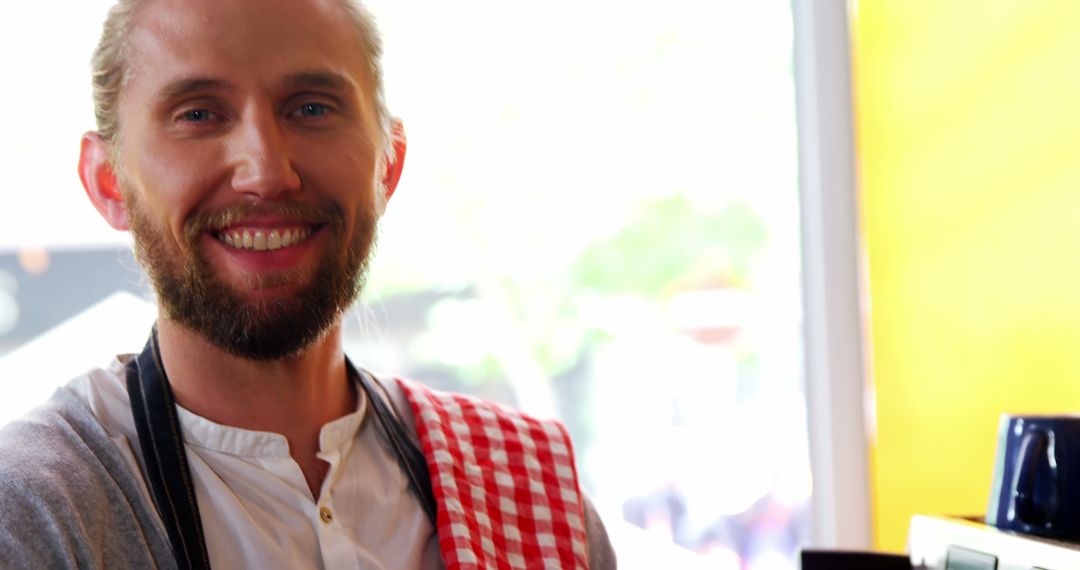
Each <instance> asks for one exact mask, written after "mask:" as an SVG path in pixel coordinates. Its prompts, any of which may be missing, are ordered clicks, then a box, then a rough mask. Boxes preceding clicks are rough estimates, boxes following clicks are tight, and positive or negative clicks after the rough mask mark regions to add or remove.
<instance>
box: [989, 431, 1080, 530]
mask: <svg viewBox="0 0 1080 570" xmlns="http://www.w3.org/2000/svg"><path fill="white" fill-rule="evenodd" d="M986 522H987V524H990V525H993V526H995V527H997V528H999V529H1002V530H1009V531H1016V532H1022V533H1026V534H1034V535H1038V536H1045V537H1049V538H1056V539H1059V540H1069V541H1074V542H1080V416H1009V415H1003V416H1002V417H1001V421H1000V423H999V424H998V447H997V459H996V462H995V464H994V480H993V485H992V486H991V491H990V507H989V508H988V509H987V512H986Z"/></svg>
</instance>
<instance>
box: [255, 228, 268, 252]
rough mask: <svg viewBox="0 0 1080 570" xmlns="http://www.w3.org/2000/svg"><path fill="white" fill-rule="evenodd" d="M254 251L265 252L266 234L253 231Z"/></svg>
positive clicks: (260, 231)
mask: <svg viewBox="0 0 1080 570" xmlns="http://www.w3.org/2000/svg"><path fill="white" fill-rule="evenodd" d="M254 242H255V251H266V232H264V231H262V230H255V236H254Z"/></svg>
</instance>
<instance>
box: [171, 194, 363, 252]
mask: <svg viewBox="0 0 1080 570" xmlns="http://www.w3.org/2000/svg"><path fill="white" fill-rule="evenodd" d="M261 216H267V217H275V218H283V219H285V220H289V221H292V222H296V223H299V224H307V225H323V226H330V227H331V228H344V227H345V214H344V213H343V212H342V211H341V209H340V208H339V207H337V206H336V205H327V206H313V205H311V204H304V203H301V202H273V203H261V204H247V203H238V204H232V205H229V206H226V207H224V208H222V209H220V210H214V211H210V212H198V213H196V214H193V215H192V216H191V217H189V218H188V219H187V221H186V222H184V238H185V239H186V241H187V243H189V244H192V243H196V242H197V241H198V239H199V236H201V235H202V234H204V233H206V232H213V231H217V230H220V229H223V228H227V227H229V226H231V225H233V224H235V223H237V222H239V221H241V220H244V219H246V218H253V217H261Z"/></svg>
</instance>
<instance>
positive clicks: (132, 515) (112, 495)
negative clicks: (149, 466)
mask: <svg viewBox="0 0 1080 570" xmlns="http://www.w3.org/2000/svg"><path fill="white" fill-rule="evenodd" d="M136 485H137V483H136V480H135V478H134V474H133V473H131V471H130V468H128V467H127V465H126V464H125V463H124V460H123V458H122V456H121V455H120V453H119V451H118V450H117V449H116V448H115V446H114V445H113V443H112V441H111V440H110V439H109V437H108V435H107V434H106V433H105V431H104V429H103V428H102V427H101V425H100V424H99V423H98V422H97V421H96V420H95V418H94V416H93V414H92V413H91V412H90V410H89V409H88V408H87V407H86V405H85V403H84V402H82V401H81V400H80V399H79V398H78V397H77V396H76V395H75V394H74V393H73V392H71V391H70V390H69V389H67V388H61V389H60V390H58V391H57V393H56V394H55V395H54V396H53V397H52V398H51V399H50V400H49V401H48V402H47V403H46V404H44V405H43V406H41V407H39V408H37V409H35V410H33V411H31V412H30V413H29V414H27V415H26V416H24V417H23V418H21V419H19V420H16V421H13V422H11V423H9V424H7V425H6V426H4V427H3V428H0V553H2V554H0V560H3V562H4V564H13V565H16V567H34V566H41V567H76V566H79V567H82V566H86V565H91V566H92V565H93V564H92V563H91V562H90V561H94V560H97V561H100V560H102V558H101V557H100V556H99V555H100V554H102V552H101V551H100V549H101V548H103V547H106V546H109V545H112V546H117V545H120V544H122V543H124V542H130V541H133V540H134V543H135V545H136V546H140V545H145V546H146V548H148V549H149V548H151V547H155V546H156V547H157V548H158V549H159V550H160V548H161V547H165V548H167V543H164V542H162V541H161V540H158V538H159V537H158V536H153V535H154V534H155V530H154V527H155V522H154V519H153V515H152V513H151V512H150V511H149V510H148V508H147V506H146V505H144V504H141V503H142V502H143V501H142V500H141V497H140V496H139V495H138V491H137V486H136ZM158 524H159V523H158ZM143 528H149V529H150V530H148V531H145V533H144V532H140V529H143ZM108 531H115V532H112V533H110V532H108ZM136 539H137V540H136ZM128 546H129V548H130V547H131V546H130V545H128ZM9 555H10V556H16V555H17V556H18V558H17V559H14V560H6V559H4V558H5V557H7V556H9ZM113 560H115V561H116V562H138V561H145V560H146V559H145V558H139V557H136V558H128V557H125V556H121V557H120V558H114V559H113ZM24 565H25V566H24ZM5 567H7V566H5Z"/></svg>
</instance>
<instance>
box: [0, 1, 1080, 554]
mask: <svg viewBox="0 0 1080 570" xmlns="http://www.w3.org/2000/svg"><path fill="white" fill-rule="evenodd" d="M109 4H111V2H110V1H109V0H80V1H78V2H76V1H74V0H70V1H69V2H66V3H65V6H64V16H63V17H58V15H57V14H56V13H55V9H52V8H51V7H50V6H46V5H42V4H41V3H18V4H14V5H12V6H8V7H6V11H7V14H8V17H6V18H4V19H3V20H0V65H2V66H3V68H4V70H5V77H6V79H5V83H4V89H0V104H2V107H3V108H4V109H6V110H7V111H8V112H7V113H6V116H5V119H6V121H5V126H6V129H5V131H6V132H7V133H8V134H7V136H5V137H2V138H0V172H3V173H4V180H5V183H6V188H5V189H4V193H5V196H6V197H7V198H8V199H7V200H6V201H5V203H6V206H4V207H2V208H0V422H2V421H7V420H9V419H11V418H12V417H16V416H17V415H18V414H20V413H22V411H25V409H27V408H28V407H29V406H31V405H33V404H34V403H37V402H38V401H40V400H42V399H43V398H45V397H47V395H48V394H49V393H50V392H51V391H52V390H53V389H55V387H56V386H58V385H61V384H62V383H64V382H65V381H66V380H67V379H69V378H70V377H71V376H72V375H75V374H78V373H79V372H81V371H83V370H85V369H87V368H89V367H91V366H95V365H101V364H104V363H106V362H107V361H108V359H109V357H110V356H111V354H114V353H116V352H125V351H137V350H138V349H139V348H140V347H141V344H142V342H143V340H144V339H145V335H146V333H147V332H148V327H149V323H150V322H151V321H152V319H153V309H152V308H151V306H150V305H148V304H147V301H149V300H150V299H151V297H150V294H149V287H148V286H147V284H146V282H145V279H144V277H143V276H142V274H141V272H140V270H139V269H138V266H137V264H136V263H135V262H134V261H133V259H132V256H131V254H130V244H129V240H128V237H127V236H126V235H125V234H120V233H116V232H113V231H111V230H109V229H108V227H107V226H106V225H105V223H104V222H103V221H101V220H100V218H99V217H98V216H97V214H96V212H94V210H93V209H92V207H91V206H90V205H89V202H88V200H86V199H85V197H84V196H83V192H82V189H81V186H80V184H79V182H78V178H77V176H76V172H75V163H76V159H77V154H78V140H79V136H80V135H81V133H82V132H84V131H86V130H89V129H92V128H93V115H92V111H91V106H90V96H89V78H88V77H89V72H88V60H89V55H90V53H91V51H92V49H93V46H94V44H95V42H96V40H97V35H98V33H99V30H100V26H99V23H100V22H101V21H102V19H103V17H104V13H105V10H106V9H107V7H108V5H109ZM368 4H369V6H370V7H371V9H372V11H373V12H374V13H375V14H376V16H377V18H378V20H379V23H380V26H381V28H382V31H383V34H384V36H385V44H386V56H385V59H384V68H385V74H386V87H387V96H388V101H389V103H390V106H391V109H392V111H393V112H394V113H395V114H397V115H399V116H400V117H402V118H403V120H404V122H405V126H406V130H407V132H408V135H409V156H408V160H407V163H406V169H405V174H404V177H403V179H402V182H401V186H400V188H399V190H398V192H397V193H396V194H395V197H394V200H393V201H392V202H391V204H390V207H389V210H388V213H387V215H386V217H385V218H384V219H383V221H382V228H381V237H380V243H379V249H378V252H377V257H376V259H375V262H374V265H373V268H372V272H371V275H370V278H369V280H368V287H367V290H366V293H365V295H364V298H363V301H362V303H361V304H360V305H359V306H358V307H357V308H356V309H355V310H354V311H353V312H352V313H350V315H349V317H348V319H347V343H348V346H347V350H348V352H349V353H350V354H351V355H352V357H353V358H354V359H355V360H356V361H358V362H360V363H361V364H362V365H364V366H367V367H369V368H373V369H375V370H379V371H381V372H383V373H387V374H392V375H400V376H405V377H410V378H414V379H417V380H421V381H423V382H426V383H427V384H429V385H431V386H433V387H436V388H441V389H448V390H458V391H464V392H469V393H473V394H477V395H479V396H483V397H486V398H491V399H495V400H498V401H502V402H505V403H507V404H510V405H514V406H518V407H521V408H523V409H525V410H527V411H530V412H532V413H535V414H540V415H545V416H556V417H559V418H561V419H562V420H563V421H564V422H565V423H566V424H567V425H568V427H569V428H570V430H571V432H572V435H573V437H574V441H575V444H576V450H575V451H576V454H577V457H578V461H579V465H580V469H581V475H582V478H583V483H584V486H585V488H586V490H587V491H588V492H589V494H590V495H591V496H592V497H593V498H594V499H595V501H596V502H597V504H598V506H599V508H600V509H601V511H602V513H603V515H604V518H605V520H606V521H607V523H608V526H609V528H610V530H611V532H612V535H613V538H614V539H615V542H616V547H617V549H618V550H619V553H620V562H621V566H622V567H625V568H655V567H658V565H659V564H661V563H670V562H678V563H679V564H678V565H677V567H679V568H695V567H700V568H719V569H754V570H772V569H787V568H795V567H796V562H795V560H796V552H797V550H798V548H800V547H801V546H803V545H818V546H824V547H834V546H848V547H856V548H862V547H871V546H872V547H876V548H881V549H886V550H893V551H902V550H903V548H904V540H905V536H906V532H907V524H908V521H909V519H910V516H911V514H913V513H917V512H922V513H945V514H981V513H982V512H983V511H984V510H985V505H986V501H987V498H988V493H989V485H990V473H991V467H992V458H993V449H994V444H995V426H996V421H997V415H998V414H999V413H1001V412H1015V413H1030V412H1039V411H1063V410H1068V409H1070V408H1072V409H1076V407H1077V402H1078V401H1080V382H1076V381H1074V380H1073V377H1074V376H1076V375H1077V373H1078V372H1080V349H1078V348H1077V346H1080V343H1078V342H1077V341H1078V340H1080V333H1078V332H1077V327H1076V326H1075V325H1074V323H1076V322H1078V321H1080V301H1078V300H1077V298H1078V297H1077V295H1076V294H1075V291H1078V290H1080V271H1078V270H1077V263H1076V262H1075V258H1076V254H1075V251H1076V248H1075V247H1072V246H1073V244H1074V243H1075V242H1076V241H1077V240H1076V237H1075V236H1074V231H1075V229H1076V228H1077V227H1080V213H1078V212H1080V193H1078V192H1077V191H1076V187H1077V182H1078V181H1080V162H1078V161H1076V160H1075V159H1074V158H1073V157H1072V153H1071V152H1070V151H1068V149H1069V148H1074V147H1075V143H1074V141H1073V139H1075V138H1076V135H1077V134H1080V113H1076V112H1074V111H1072V108H1073V107H1074V106H1075V104H1074V102H1075V101H1077V100H1080V97H1078V96H1080V79H1078V78H1080V74H1077V73H1076V70H1077V69H1080V65H1078V64H1080V36H1077V35H1076V34H1075V33H1074V32H1073V31H1074V30H1076V29H1080V27H1078V26H1080V7H1077V6H1074V5H1073V4H1072V3H1070V2H1066V1H1058V2H1054V1H1044V0H1040V1H1036V2H1028V3H1017V2H1007V1H993V2H974V1H973V0H961V1H954V2H949V3H939V2H931V1H929V0H917V1H910V2H887V1H885V0H861V1H859V2H857V3H845V2H843V1H836V0H831V1H825V2H809V1H804V0H795V2H794V3H792V2H789V1H787V0H756V1H754V2H737V1H734V0H723V1H717V2H708V3H704V2H696V1H692V0H672V1H670V2H665V3H663V4H652V3H644V2H641V3H638V2H615V1H613V0H587V1H583V0H576V1H574V2H570V1H569V0H554V1H552V2H545V3H543V4H538V5H532V4H522V3H512V2H505V1H503V2H497V1H495V0H467V1H464V2H457V3H445V2H434V1H431V2H426V1H419V0H418V1H414V2H400V1H396V2H394V1H390V0H371V1H370V2H368ZM849 40H850V41H849ZM849 45H850V49H849ZM26 54H33V57H27V56H26ZM871 305H872V312H871ZM57 346H62V347H64V352H63V354H64V357H63V358H56V357H55V356H53V357H52V358H45V356H44V355H46V354H47V353H48V349H49V348H55V347H57ZM53 354H55V353H53ZM811 474H813V475H811Z"/></svg>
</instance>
